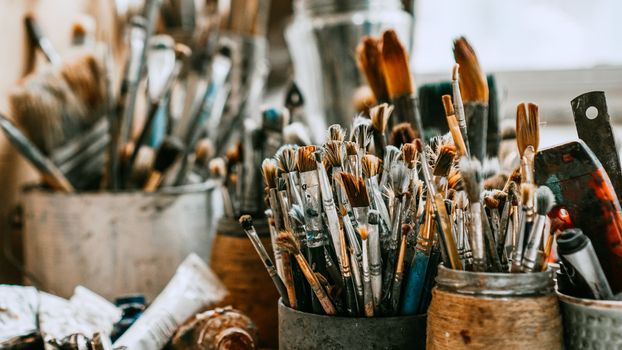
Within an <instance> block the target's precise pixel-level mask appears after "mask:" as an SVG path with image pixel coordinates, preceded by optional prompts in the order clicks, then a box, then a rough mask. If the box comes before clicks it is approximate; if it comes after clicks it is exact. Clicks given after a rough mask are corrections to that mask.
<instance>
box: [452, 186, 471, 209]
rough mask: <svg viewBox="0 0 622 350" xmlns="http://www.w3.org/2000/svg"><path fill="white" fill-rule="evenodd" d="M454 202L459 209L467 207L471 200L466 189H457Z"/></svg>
mask: <svg viewBox="0 0 622 350" xmlns="http://www.w3.org/2000/svg"><path fill="white" fill-rule="evenodd" d="M454 204H455V206H456V208H458V209H462V210H464V209H466V207H467V205H468V204H469V201H468V199H467V195H466V193H464V191H456V194H455V195H454Z"/></svg>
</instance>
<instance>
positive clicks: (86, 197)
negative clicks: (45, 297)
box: [23, 182, 214, 301]
mask: <svg viewBox="0 0 622 350" xmlns="http://www.w3.org/2000/svg"><path fill="white" fill-rule="evenodd" d="M213 188H214V186H213V185H212V184H211V183H209V182H208V183H205V184H201V185H192V186H184V187H179V188H173V189H163V190H161V191H159V192H156V193H144V192H119V193H110V192H97V193H77V194H66V193H59V192H50V191H44V190H41V189H37V188H27V189H25V191H24V197H23V225H24V226H23V234H24V253H25V268H26V270H27V272H28V273H29V274H30V275H31V276H33V277H35V278H36V279H37V282H39V283H40V284H41V286H40V287H42V288H43V289H44V290H46V291H49V292H52V293H54V294H56V295H59V296H61V297H66V298H68V297H70V296H71V295H72V294H73V291H74V288H75V287H76V286H77V285H83V286H85V287H87V288H89V289H91V290H93V291H94V292H96V293H98V294H100V295H102V296H103V297H105V298H107V299H108V300H113V299H114V298H115V297H118V296H120V295H127V294H132V293H141V294H144V295H145V297H146V298H147V300H149V301H153V299H154V298H155V297H156V296H157V295H158V294H159V293H160V291H161V290H162V289H163V288H164V286H166V284H167V283H168V281H169V279H170V278H171V277H172V276H173V275H174V274H175V270H176V269H177V266H178V265H179V264H180V263H181V262H182V261H183V260H184V259H185V258H186V256H188V254H190V253H192V252H194V253H196V254H197V255H199V256H200V257H201V258H202V259H203V260H204V261H206V262H207V261H209V259H210V254H211V247H212V241H213V229H212V226H213V225H212V218H213V214H214V213H213V211H212V207H213V206H212V202H211V201H212V196H211V193H212V189H213Z"/></svg>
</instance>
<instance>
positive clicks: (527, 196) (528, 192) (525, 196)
mask: <svg viewBox="0 0 622 350" xmlns="http://www.w3.org/2000/svg"><path fill="white" fill-rule="evenodd" d="M531 198H533V186H532V185H530V184H521V185H520V200H521V204H522V205H523V206H530V205H531Z"/></svg>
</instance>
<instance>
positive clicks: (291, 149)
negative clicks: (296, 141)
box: [274, 145, 302, 207]
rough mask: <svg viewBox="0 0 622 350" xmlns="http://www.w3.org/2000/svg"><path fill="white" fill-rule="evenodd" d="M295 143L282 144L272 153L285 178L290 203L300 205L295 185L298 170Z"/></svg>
mask: <svg viewBox="0 0 622 350" xmlns="http://www.w3.org/2000/svg"><path fill="white" fill-rule="evenodd" d="M297 148H298V146H296V145H283V146H282V147H281V148H280V149H279V150H278V151H277V152H276V154H275V155H274V157H275V158H276V160H277V165H278V167H279V171H280V172H281V173H282V175H281V176H282V177H283V179H284V180H285V184H286V186H287V192H288V195H289V198H290V199H291V201H292V204H296V205H299V206H301V207H302V197H301V194H300V192H299V191H298V188H297V187H296V178H297V176H298V172H297V171H296V149H297Z"/></svg>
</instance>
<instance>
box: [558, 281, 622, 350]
mask: <svg viewBox="0 0 622 350" xmlns="http://www.w3.org/2000/svg"><path fill="white" fill-rule="evenodd" d="M557 295H558V296H559V300H560V306H561V310H562V318H563V320H564V340H565V346H566V350H577V349H585V350H588V349H589V350H595V349H620V348H622V301H611V300H591V299H580V298H575V297H571V296H568V295H565V294H562V293H559V292H558V293H557Z"/></svg>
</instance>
